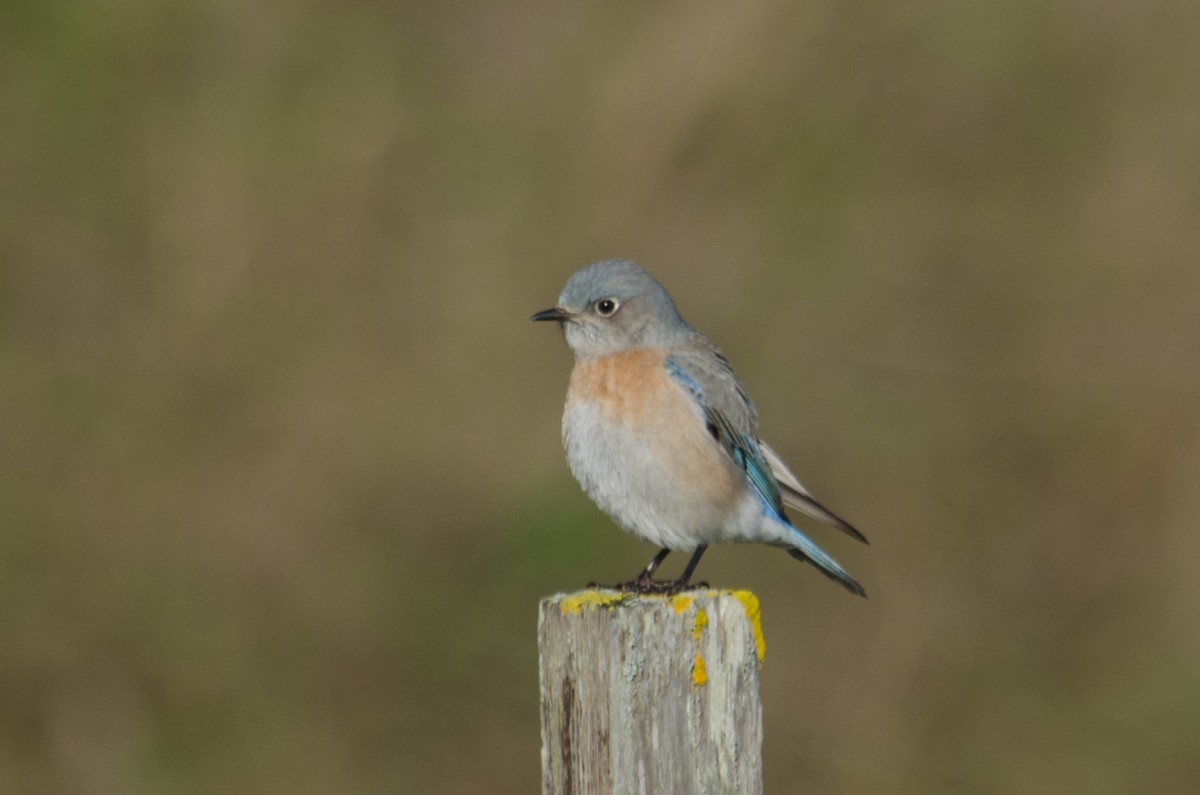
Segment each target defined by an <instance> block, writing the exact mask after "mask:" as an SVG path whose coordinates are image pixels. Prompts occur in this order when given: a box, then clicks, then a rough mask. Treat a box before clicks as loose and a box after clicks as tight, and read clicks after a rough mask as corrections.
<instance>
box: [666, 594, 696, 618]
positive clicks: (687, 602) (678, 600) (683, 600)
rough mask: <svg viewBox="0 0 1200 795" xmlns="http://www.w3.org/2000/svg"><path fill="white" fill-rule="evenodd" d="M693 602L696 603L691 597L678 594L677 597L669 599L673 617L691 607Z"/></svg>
mask: <svg viewBox="0 0 1200 795" xmlns="http://www.w3.org/2000/svg"><path fill="white" fill-rule="evenodd" d="M694 601H696V600H695V599H694V598H693V597H691V596H685V595H684V594H678V595H677V596H672V597H671V606H672V607H674V608H675V615H679V614H680V613H682V612H683V611H684V610H687V609H688V608H689V607H691V606H692V602H694Z"/></svg>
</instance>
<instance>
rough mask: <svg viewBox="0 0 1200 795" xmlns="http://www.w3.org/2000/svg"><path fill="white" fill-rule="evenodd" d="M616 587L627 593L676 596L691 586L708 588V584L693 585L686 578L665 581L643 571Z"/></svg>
mask: <svg viewBox="0 0 1200 795" xmlns="http://www.w3.org/2000/svg"><path fill="white" fill-rule="evenodd" d="M615 587H616V589H617V590H618V591H625V592H626V593H635V594H656V595H659V596H674V595H675V594H677V593H681V592H683V591H686V590H688V589H690V588H696V587H705V588H707V587H708V586H707V584H702V585H700V586H695V585H691V584H690V583H689V582H688V581H687V580H684V579H678V580H667V581H665V582H664V581H660V580H655V579H653V578H652V577H650V576H648V575H646V574H645V573H643V574H641V575H639V576H637V577H634V578H633V579H632V580H630V581H629V582H623V583H618V584H617V585H616V586H615Z"/></svg>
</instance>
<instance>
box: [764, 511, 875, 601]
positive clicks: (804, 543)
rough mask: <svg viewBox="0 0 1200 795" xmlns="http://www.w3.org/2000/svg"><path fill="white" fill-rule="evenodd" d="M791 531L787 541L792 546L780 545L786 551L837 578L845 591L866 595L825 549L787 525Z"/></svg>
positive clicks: (832, 577) (828, 575) (830, 576)
mask: <svg viewBox="0 0 1200 795" xmlns="http://www.w3.org/2000/svg"><path fill="white" fill-rule="evenodd" d="M788 529H789V530H790V531H791V532H790V533H788V538H789V541H791V543H792V546H788V545H786V544H784V545H781V546H783V548H784V549H786V550H787V553H788V554H789V555H791V556H792V557H793V558H795V559H796V560H807V561H808V562H809V563H811V564H813V565H814V566H816V567H817V568H818V569H820V570H821V571H822V573H824V574H825V576H827V577H829V578H831V579H834V580H837V581H838V582H839V583H841V585H842V587H843V588H845V589H846V590H847V591H851V592H852V593H856V594H858V595H859V596H862V597H866V595H867V592H866V591H864V590H863V587H862V586H861V585H859V584H858V580H856V579H854V578H853V577H851V576H850V573H849V572H847V571H846V570H845V569H843V568H842V567H841V564H839V563H838V562H837V561H836V560H834V559H833V558H831V557H829V555H827V554H825V550H823V549H821V548H820V547H819V546H817V545H816V544H814V543H813V542H812V541H811V540H810V539H809V538H808V536H806V535H804V533H801V532H800V531H799V530H797V529H796V528H795V527H792V526H791V525H790V524H789V525H788Z"/></svg>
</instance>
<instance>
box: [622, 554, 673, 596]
mask: <svg viewBox="0 0 1200 795" xmlns="http://www.w3.org/2000/svg"><path fill="white" fill-rule="evenodd" d="M670 554H671V550H669V549H660V550H659V551H658V554H657V555H655V556H654V559H653V560H651V561H650V562H649V563H647V564H646V568H645V569H643V570H642V573H641V574H639V575H638V576H636V577H634V578H633V579H632V580H630V581H629V582H623V583H621V584H620V585H618V586H617V588H618V589H619V590H622V591H633V592H635V593H653V592H655V591H658V590H659V589H660V588H661V586H660V585H659V584H658V583H656V582H655V581H654V572H655V571H657V570H658V567H659V566H660V565H662V562H663V561H664V560H666V559H667V555H670Z"/></svg>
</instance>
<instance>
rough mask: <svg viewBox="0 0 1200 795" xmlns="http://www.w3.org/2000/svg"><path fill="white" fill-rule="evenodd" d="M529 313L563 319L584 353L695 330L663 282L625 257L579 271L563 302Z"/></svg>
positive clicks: (571, 341)
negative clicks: (681, 313)
mask: <svg viewBox="0 0 1200 795" xmlns="http://www.w3.org/2000/svg"><path fill="white" fill-rule="evenodd" d="M530 319H531V320H557V321H559V323H561V324H562V329H563V333H564V334H565V335H566V338H567V344H568V345H570V346H571V350H572V351H574V352H575V355H576V356H577V357H580V358H595V357H600V356H607V355H609V354H611V353H618V352H620V351H627V350H630V349H633V348H646V347H658V346H670V345H675V344H678V343H680V342H682V341H683V340H685V339H686V338H687V337H688V336H689V335H690V334H691V333H692V330H691V328H690V327H689V326H688V325H687V324H686V323H684V322H683V318H681V317H680V316H679V311H678V310H677V309H675V304H674V302H672V301H671V296H669V295H667V291H666V290H664V289H663V286H662V285H661V284H659V283H658V282H657V281H655V279H654V277H653V276H651V275H650V274H649V273H647V272H646V271H644V270H643V269H642V268H641V267H640V266H639V265H637V264H635V263H633V262H630V261H628V260H620V259H614V260H607V261H605V262H597V263H595V264H593V265H588V266H587V267H586V268H583V269H581V270H578V271H576V272H575V273H574V274H573V275H572V276H571V278H570V279H568V280H567V286H566V287H564V288H563V291H562V295H560V296H559V297H558V306H556V307H554V308H553V309H547V310H545V311H542V312H538V313H537V314H536V315H534V316H533V317H532V318H530Z"/></svg>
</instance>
